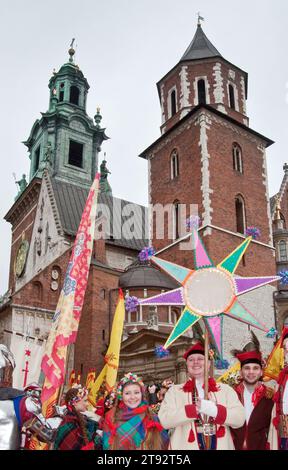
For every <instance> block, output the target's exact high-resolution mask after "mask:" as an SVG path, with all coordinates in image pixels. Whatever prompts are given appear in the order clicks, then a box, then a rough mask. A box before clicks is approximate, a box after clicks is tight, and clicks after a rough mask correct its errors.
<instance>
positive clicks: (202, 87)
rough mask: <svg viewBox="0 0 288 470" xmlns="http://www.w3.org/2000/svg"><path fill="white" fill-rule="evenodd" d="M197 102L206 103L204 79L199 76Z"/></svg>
mask: <svg viewBox="0 0 288 470" xmlns="http://www.w3.org/2000/svg"><path fill="white" fill-rule="evenodd" d="M197 91H198V104H206V86H205V80H203V79H202V78H201V80H198V82H197Z"/></svg>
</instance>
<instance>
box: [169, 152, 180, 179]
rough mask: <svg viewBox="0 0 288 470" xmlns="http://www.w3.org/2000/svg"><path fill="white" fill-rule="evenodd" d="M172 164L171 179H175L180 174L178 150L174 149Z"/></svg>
mask: <svg viewBox="0 0 288 470" xmlns="http://www.w3.org/2000/svg"><path fill="white" fill-rule="evenodd" d="M170 164H171V180H173V179H174V178H177V176H178V175H179V158H178V153H177V150H173V152H172V154H171V160H170Z"/></svg>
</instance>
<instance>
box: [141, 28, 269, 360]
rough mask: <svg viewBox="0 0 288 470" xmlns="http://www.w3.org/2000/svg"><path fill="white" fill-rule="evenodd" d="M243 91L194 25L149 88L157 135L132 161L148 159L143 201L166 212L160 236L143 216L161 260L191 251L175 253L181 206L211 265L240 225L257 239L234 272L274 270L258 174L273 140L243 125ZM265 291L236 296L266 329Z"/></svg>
mask: <svg viewBox="0 0 288 470" xmlns="http://www.w3.org/2000/svg"><path fill="white" fill-rule="evenodd" d="M247 86H248V76H247V73H246V72H244V71H243V70H241V69H240V68H239V67H237V66H235V65H234V64H232V63H231V62H228V61H227V60H226V59H225V58H224V57H223V56H222V55H221V54H220V53H219V52H218V50H217V49H216V48H215V47H214V46H213V44H212V43H211V42H210V41H209V39H208V38H207V37H206V35H205V34H204V32H203V30H202V27H201V24H200V22H199V23H198V26H197V30H196V33H195V35H194V38H193V40H192V42H191V43H190V45H189V47H188V48H187V50H186V51H185V53H184V54H183V56H182V57H181V59H180V61H179V62H178V63H177V65H175V67H173V68H172V69H171V70H170V71H169V72H168V73H167V74H166V75H165V76H164V77H163V78H162V79H161V80H160V81H159V82H158V84H157V88H158V94H159V99H160V105H161V112H162V125H161V136H160V137H159V138H158V139H157V140H156V141H155V142H153V144H151V145H150V146H149V147H148V148H147V149H146V150H145V151H144V152H142V153H141V155H140V157H142V158H145V159H147V161H148V172H149V203H150V204H152V206H153V208H155V207H154V206H155V205H161V206H163V207H164V208H165V209H164V212H165V210H166V214H164V216H163V220H164V221H165V222H164V229H163V236H162V237H160V238H159V233H160V234H161V230H160V231H159V225H158V224H159V223H160V225H161V220H160V219H161V217H159V211H158V217H157V220H156V215H155V214H156V211H154V209H153V211H154V213H153V219H152V216H151V225H152V226H153V228H152V230H151V240H152V243H153V246H154V247H155V248H156V250H158V255H159V256H161V257H163V258H164V259H168V260H170V261H173V262H176V263H178V264H181V265H184V266H187V267H189V268H193V253H192V251H191V249H188V250H187V248H186V249H184V250H183V249H181V248H180V247H181V239H182V238H183V235H184V236H185V233H184V232H183V220H182V222H181V218H180V212H181V211H182V208H181V205H182V204H183V205H186V209H187V211H186V216H184V221H185V217H186V218H187V217H188V216H189V215H190V214H191V207H190V205H191V204H193V205H197V208H198V215H199V216H200V220H201V221H200V234H201V236H202V238H203V241H204V243H205V246H206V248H207V249H208V251H209V254H210V256H211V259H212V260H213V261H214V262H216V263H217V262H220V261H221V260H222V259H224V258H225V257H226V256H227V254H228V253H230V252H231V251H232V250H233V249H234V248H236V246H238V245H239V244H240V243H241V242H242V241H243V239H244V238H245V229H246V227H247V226H256V227H258V228H259V229H260V231H261V238H260V239H259V240H258V241H256V240H255V241H253V242H252V243H251V245H250V247H249V248H248V250H247V252H246V254H245V257H243V259H242V262H241V264H240V266H239V267H238V269H237V274H238V275H240V276H241V275H243V276H253V275H256V276H257V275H259V276H261V275H269V274H274V273H275V257H274V248H273V240H272V226H271V214H270V204H269V195H268V181H267V171H266V148H267V147H269V146H270V145H271V144H272V143H273V142H272V141H271V140H270V139H268V138H267V137H265V136H263V135H261V134H259V133H258V132H256V131H255V130H253V129H251V128H250V127H249V119H248V117H247V115H246V99H247ZM180 208H181V210H180ZM194 209H195V208H194ZM169 221H170V222H171V223H170V224H169ZM171 226H172V228H171ZM157 230H158V234H157V233H156V232H157ZM273 290H274V287H273V286H272V287H271V286H268V287H265V288H263V289H260V292H257V291H255V292H252V293H250V294H249V295H247V296H246V295H245V296H243V297H242V299H244V297H245V300H246V301H247V302H248V303H247V304H246V305H247V306H250V307H251V310H252V312H253V311H254V312H255V314H257V312H258V314H260V315H261V317H262V319H263V321H264V322H265V321H266V323H267V324H268V325H270V324H271V326H272V325H273V324H274V312H273V308H272V307H271V306H272V291H273ZM259 301H260V303H259ZM243 303H244V302H243ZM255 309H256V310H255ZM259 309H261V311H259ZM228 323H229V322H228ZM228 323H227V322H226V328H228V330H229V328H230V326H229V325H228ZM231 324H232V323H231ZM235 325H236V324H235V323H233V325H232V327H231V328H234V329H235ZM238 326H239V323H237V328H238ZM241 326H242V325H241ZM243 328H244V330H245V331H247V326H243ZM228 330H227V334H226V339H227V337H231V335H230V332H229V331H228ZM244 330H243V331H244ZM260 336H261V334H260ZM229 342H230V343H232V341H229ZM264 342H265V341H264ZM229 347H230V346H229V345H228V346H227V348H226V350H227V351H228V348H229Z"/></svg>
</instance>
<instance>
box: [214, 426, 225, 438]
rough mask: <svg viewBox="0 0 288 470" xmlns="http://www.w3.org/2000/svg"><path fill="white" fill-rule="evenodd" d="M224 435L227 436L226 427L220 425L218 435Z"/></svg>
mask: <svg viewBox="0 0 288 470" xmlns="http://www.w3.org/2000/svg"><path fill="white" fill-rule="evenodd" d="M224 436H225V427H224V426H219V428H218V429H217V431H216V437H224Z"/></svg>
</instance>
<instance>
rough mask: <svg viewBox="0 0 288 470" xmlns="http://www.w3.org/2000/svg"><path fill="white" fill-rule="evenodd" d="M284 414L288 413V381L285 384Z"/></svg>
mask: <svg viewBox="0 0 288 470" xmlns="http://www.w3.org/2000/svg"><path fill="white" fill-rule="evenodd" d="M283 414H284V415H288V381H287V382H286V384H285V388H284V393H283Z"/></svg>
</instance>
